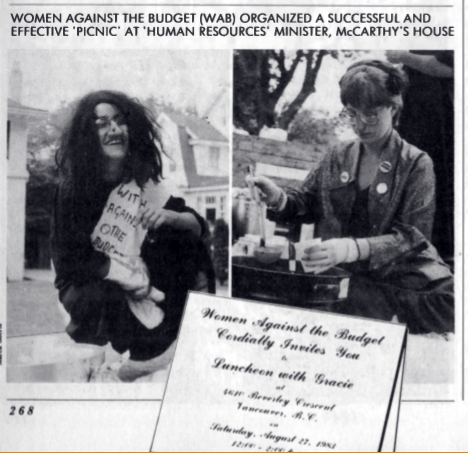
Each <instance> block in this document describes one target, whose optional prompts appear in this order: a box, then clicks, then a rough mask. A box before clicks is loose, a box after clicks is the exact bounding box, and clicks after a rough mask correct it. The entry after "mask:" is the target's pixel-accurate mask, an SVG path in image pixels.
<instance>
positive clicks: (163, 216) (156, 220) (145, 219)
mask: <svg viewBox="0 0 468 453" xmlns="http://www.w3.org/2000/svg"><path fill="white" fill-rule="evenodd" d="M140 223H141V224H142V226H143V228H144V229H148V230H157V229H158V228H160V227H161V226H162V225H167V226H170V227H172V228H175V229H176V230H190V231H192V232H193V233H194V234H195V235H196V236H198V237H200V235H201V232H202V228H201V226H200V223H199V222H198V220H197V218H196V217H195V216H194V215H193V214H192V213H190V212H182V213H179V212H175V211H171V210H170V209H154V208H153V207H152V206H147V207H145V208H143V209H140V211H139V212H138V214H137V216H136V218H135V225H139V224H140Z"/></svg>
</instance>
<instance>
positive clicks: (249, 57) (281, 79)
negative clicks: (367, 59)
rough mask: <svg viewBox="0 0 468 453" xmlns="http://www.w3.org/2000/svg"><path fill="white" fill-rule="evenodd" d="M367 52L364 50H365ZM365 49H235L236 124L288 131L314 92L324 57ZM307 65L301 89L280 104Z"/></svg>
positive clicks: (344, 56) (255, 130)
mask: <svg viewBox="0 0 468 453" xmlns="http://www.w3.org/2000/svg"><path fill="white" fill-rule="evenodd" d="M364 52H365V51H364ZM364 52H360V51H336V50H335V51H328V50H297V51H295V52H286V51H284V50H238V51H235V52H234V113H233V114H234V125H235V126H236V127H237V128H239V129H243V130H245V131H247V132H248V133H249V134H251V135H259V134H260V131H261V130H262V129H263V128H264V127H268V128H280V129H284V130H288V128H289V127H290V125H291V123H292V122H293V120H294V118H295V117H296V115H297V114H298V113H299V111H300V110H301V108H302V106H303V105H304V103H305V101H306V100H307V98H308V97H309V96H310V95H311V94H312V93H314V92H315V90H316V81H317V76H318V74H319V71H320V68H321V67H322V62H323V59H324V58H325V56H327V55H330V56H331V57H332V58H335V59H336V60H338V61H340V62H344V61H346V60H348V59H355V58H357V57H359V56H361V55H362V54H363V53H364ZM301 66H304V67H305V70H304V76H303V78H302V81H301V84H300V89H299V92H298V93H297V94H296V96H295V97H294V99H292V101H290V102H288V104H287V108H284V109H282V110H281V112H277V106H278V103H279V101H280V99H281V98H282V96H283V95H284V93H285V91H286V89H287V87H288V86H289V85H290V84H291V82H292V81H293V79H294V78H295V77H298V74H299V68H300V67H301Z"/></svg>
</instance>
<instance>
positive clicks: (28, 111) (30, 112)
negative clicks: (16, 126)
mask: <svg viewBox="0 0 468 453" xmlns="http://www.w3.org/2000/svg"><path fill="white" fill-rule="evenodd" d="M8 113H13V114H17V115H25V116H33V117H43V116H46V115H47V113H48V112H47V110H40V109H34V108H32V107H27V106H25V105H23V104H20V103H19V102H18V101H15V100H13V99H8Z"/></svg>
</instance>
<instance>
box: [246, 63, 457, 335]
mask: <svg viewBox="0 0 468 453" xmlns="http://www.w3.org/2000/svg"><path fill="white" fill-rule="evenodd" d="M406 84H407V81H406V78H405V74H404V73H403V72H402V71H400V70H399V69H397V68H396V67H394V66H393V65H391V64H389V63H386V62H384V61H378V60H366V61H361V62H358V63H355V64H353V65H352V66H350V67H349V68H348V70H347V72H346V73H345V75H344V76H343V77H342V79H341V81H340V89H341V101H342V103H343V106H344V109H343V111H342V113H341V118H342V119H343V121H344V122H345V123H346V124H348V125H350V126H351V127H352V128H353V130H354V132H355V133H356V135H357V140H354V141H352V142H350V143H346V144H344V145H341V146H339V147H338V148H337V149H334V150H331V151H330V152H329V153H327V154H326V155H325V156H324V158H323V159H322V161H321V162H320V163H319V165H318V167H317V168H316V169H315V170H314V171H312V172H311V173H310V175H309V176H308V178H307V179H306V180H305V182H304V183H303V185H302V188H301V189H299V190H292V191H288V192H287V193H285V192H284V191H283V190H282V189H280V188H279V187H277V186H276V185H275V184H274V183H273V182H272V181H270V180H269V179H267V178H265V177H262V176H258V177H255V178H253V182H254V183H255V184H256V185H257V186H258V187H259V188H260V189H261V191H262V192H263V197H264V200H265V201H266V203H267V205H269V207H270V210H269V217H270V219H272V220H275V221H286V222H287V221H292V220H294V221H296V220H297V219H299V220H301V221H302V222H304V223H314V224H315V234H316V236H317V237H320V238H322V240H323V242H322V243H321V245H320V246H315V247H311V248H310V249H309V250H306V256H305V258H304V263H305V267H308V266H310V267H311V268H321V269H322V270H325V269H328V268H330V267H332V266H336V265H339V266H342V267H343V268H346V269H347V270H349V271H350V272H351V273H352V277H351V279H350V287H349V292H348V299H347V300H346V302H345V303H343V304H342V306H340V307H339V308H338V309H337V311H339V312H341V313H344V314H349V315H355V316H363V317H369V318H374V319H381V320H387V321H388V320H391V319H392V318H393V317H394V316H397V317H398V319H399V320H400V322H403V323H406V324H407V325H408V327H409V329H410V332H412V333H428V332H437V333H445V332H453V331H454V294H453V275H452V273H451V270H450V268H449V267H448V266H447V265H446V264H445V263H444V262H443V261H442V259H441V258H440V256H439V254H438V253H437V251H436V249H435V248H434V247H433V246H432V244H431V234H432V224H433V220H434V209H435V202H434V191H435V179H434V171H433V165H432V161H431V159H430V157H429V156H428V155H427V154H426V153H425V152H423V151H421V150H419V149H417V148H416V147H414V146H412V145H410V144H408V143H407V142H405V141H404V140H402V139H401V138H400V136H399V135H398V133H397V132H396V130H395V129H394V126H395V125H396V124H397V122H398V117H399V114H400V110H401V108H402V105H403V100H402V95H403V93H404V90H405V89H406ZM249 178H250V177H249Z"/></svg>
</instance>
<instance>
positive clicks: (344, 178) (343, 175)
mask: <svg viewBox="0 0 468 453" xmlns="http://www.w3.org/2000/svg"><path fill="white" fill-rule="evenodd" d="M340 179H341V182H342V183H343V184H346V183H347V182H348V181H349V173H348V172H347V171H344V172H343V173H341V176H340Z"/></svg>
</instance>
